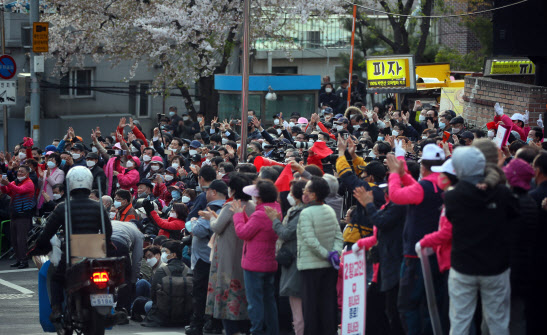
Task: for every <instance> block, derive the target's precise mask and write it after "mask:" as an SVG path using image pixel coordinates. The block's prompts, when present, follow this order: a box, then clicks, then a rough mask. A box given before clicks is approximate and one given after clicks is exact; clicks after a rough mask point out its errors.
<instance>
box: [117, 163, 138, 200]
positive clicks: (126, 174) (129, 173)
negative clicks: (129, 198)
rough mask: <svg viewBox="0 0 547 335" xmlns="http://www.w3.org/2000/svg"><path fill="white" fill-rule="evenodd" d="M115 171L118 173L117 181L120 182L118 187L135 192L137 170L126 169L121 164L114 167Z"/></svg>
mask: <svg viewBox="0 0 547 335" xmlns="http://www.w3.org/2000/svg"><path fill="white" fill-rule="evenodd" d="M116 171H118V172H119V173H120V174H119V175H118V183H120V188H121V189H123V190H128V191H129V190H131V189H133V191H134V192H135V194H136V193H137V183H138V182H139V177H140V174H139V171H138V170H137V169H133V170H127V169H126V168H123V167H121V166H119V165H118V166H117V167H116Z"/></svg>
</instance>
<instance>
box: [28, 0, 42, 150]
mask: <svg viewBox="0 0 547 335" xmlns="http://www.w3.org/2000/svg"><path fill="white" fill-rule="evenodd" d="M29 14H30V15H29V23H30V27H31V29H32V27H33V23H34V22H40V6H39V0H31V1H30V11H29ZM32 35H33V34H30V36H31V41H34V36H32ZM34 56H35V54H34V52H33V51H32V50H30V137H32V139H33V140H34V146H36V147H40V83H38V78H37V77H36V72H34Z"/></svg>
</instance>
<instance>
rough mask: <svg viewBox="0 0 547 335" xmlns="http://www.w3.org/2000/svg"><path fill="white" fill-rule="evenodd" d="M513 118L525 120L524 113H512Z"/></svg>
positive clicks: (514, 119)
mask: <svg viewBox="0 0 547 335" xmlns="http://www.w3.org/2000/svg"><path fill="white" fill-rule="evenodd" d="M511 120H513V121H522V122H524V115H522V114H520V113H515V114H513V115H511Z"/></svg>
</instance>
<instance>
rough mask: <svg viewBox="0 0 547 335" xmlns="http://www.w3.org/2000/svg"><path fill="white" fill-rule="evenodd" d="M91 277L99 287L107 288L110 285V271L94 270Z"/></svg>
mask: <svg viewBox="0 0 547 335" xmlns="http://www.w3.org/2000/svg"><path fill="white" fill-rule="evenodd" d="M91 279H92V280H93V283H95V285H96V286H97V288H99V289H101V290H102V289H105V288H106V286H107V285H108V279H109V277H108V272H106V271H98V272H93V275H92V276H91Z"/></svg>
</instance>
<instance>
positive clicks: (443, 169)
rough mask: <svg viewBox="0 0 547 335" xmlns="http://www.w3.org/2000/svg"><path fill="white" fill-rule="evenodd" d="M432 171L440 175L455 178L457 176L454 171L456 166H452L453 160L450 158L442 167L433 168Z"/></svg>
mask: <svg viewBox="0 0 547 335" xmlns="http://www.w3.org/2000/svg"><path fill="white" fill-rule="evenodd" d="M431 171H433V172H439V173H441V172H442V173H450V174H451V175H453V176H455V175H456V171H454V166H453V165H452V158H449V159H448V160H447V161H446V162H444V163H443V165H441V166H432V167H431Z"/></svg>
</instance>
